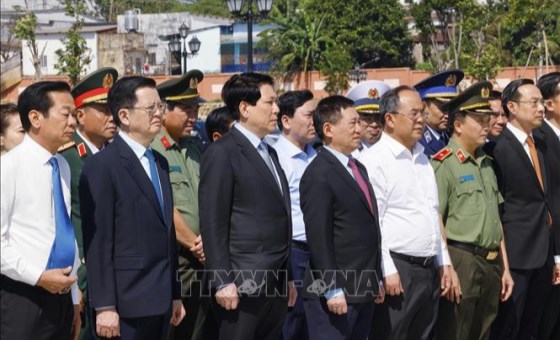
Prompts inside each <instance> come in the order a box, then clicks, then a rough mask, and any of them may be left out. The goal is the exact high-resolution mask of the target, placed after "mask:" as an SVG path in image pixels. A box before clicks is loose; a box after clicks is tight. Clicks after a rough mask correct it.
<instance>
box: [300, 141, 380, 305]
mask: <svg viewBox="0 0 560 340" xmlns="http://www.w3.org/2000/svg"><path fill="white" fill-rule="evenodd" d="M356 164H357V165H358V169H359V171H360V173H361V175H362V177H363V178H364V181H365V182H366V183H367V186H368V189H369V192H370V193H371V199H372V202H373V207H374V211H373V212H372V211H371V210H370V209H369V205H368V203H367V200H366V197H365V195H364V194H363V192H362V190H361V189H360V187H359V185H358V183H357V182H356V180H355V179H354V178H353V177H352V175H350V173H349V172H348V170H347V169H345V167H344V166H343V165H342V164H341V163H340V161H339V160H338V159H337V158H336V157H335V156H334V155H333V154H332V153H331V152H330V151H328V150H327V149H325V148H323V149H321V150H320V152H319V153H318V154H317V157H315V159H314V160H313V161H312V162H311V163H310V164H309V166H308V167H307V169H306V170H305V173H304V174H303V177H302V179H301V183H300V187H299V188H300V195H301V210H302V211H303V219H304V221H305V233H306V236H307V244H308V246H309V251H310V253H311V259H310V263H309V267H308V268H307V270H306V274H305V279H304V288H305V289H304V290H303V296H304V297H309V298H315V299H317V298H319V297H320V296H322V295H323V294H322V293H324V289H325V288H326V289H327V290H332V289H336V288H342V289H344V291H345V296H346V301H347V302H349V303H359V302H368V301H369V302H371V301H373V294H377V291H378V282H379V280H380V279H382V278H383V276H382V274H381V233H380V230H379V218H378V214H377V202H376V200H375V195H374V192H373V188H372V187H371V185H370V183H369V180H368V174H367V171H366V169H365V167H364V166H363V165H362V164H361V163H360V162H358V161H356ZM318 279H320V280H321V281H315V280H318ZM322 281H324V283H325V285H324V286H323V287H321V286H320V285H318V283H321V282H322ZM321 285H322V283H321Z"/></svg>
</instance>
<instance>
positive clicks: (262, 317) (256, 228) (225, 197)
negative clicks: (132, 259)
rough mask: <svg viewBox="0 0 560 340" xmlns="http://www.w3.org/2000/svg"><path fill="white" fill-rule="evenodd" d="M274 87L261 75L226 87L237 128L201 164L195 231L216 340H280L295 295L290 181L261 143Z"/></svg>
mask: <svg viewBox="0 0 560 340" xmlns="http://www.w3.org/2000/svg"><path fill="white" fill-rule="evenodd" d="M273 86H274V83H273V80H272V78H271V77H269V76H267V75H263V74H258V73H243V74H240V75H234V76H232V77H231V78H230V79H229V80H228V81H227V82H226V83H225V85H224V87H223V90H222V99H223V100H224V102H225V103H226V105H227V107H228V108H229V109H230V110H231V112H233V114H234V116H235V119H236V120H237V121H238V123H236V124H235V125H234V126H233V127H232V128H231V130H230V132H229V133H227V134H226V135H225V136H224V137H222V138H221V139H220V140H218V141H216V142H214V143H212V144H210V146H209V147H208V149H207V150H206V152H205V154H204V156H203V158H202V164H201V169H200V174H201V178H200V186H199V202H200V209H199V211H200V230H201V233H202V239H203V240H204V253H205V256H206V270H207V273H208V274H209V277H208V282H209V285H210V288H211V289H212V292H213V294H214V297H215V301H213V303H214V305H213V309H214V311H215V312H216V316H217V319H218V322H219V324H220V326H219V328H220V339H228V340H231V339H244V340H245V339H278V338H279V336H280V335H281V333H282V325H283V323H284V319H285V317H286V313H287V310H288V304H290V305H293V303H294V302H295V297H296V295H297V293H296V290H295V287H293V284H292V283H290V284H289V299H288V298H287V296H288V294H287V290H288V289H287V285H288V284H287V280H288V274H289V263H290V261H289V252H290V242H291V238H292V232H291V231H292V227H291V218H290V194H289V188H288V183H287V180H286V176H285V174H284V171H282V168H281V167H280V164H279V162H278V157H277V155H276V152H275V151H274V149H273V148H271V147H269V146H268V145H267V143H266V141H265V140H264V137H265V136H266V135H267V134H269V133H271V132H273V131H274V129H275V128H276V123H277V116H278V111H279V109H278V106H277V105H276V92H275V91H274V87H273ZM240 294H243V295H241V297H240Z"/></svg>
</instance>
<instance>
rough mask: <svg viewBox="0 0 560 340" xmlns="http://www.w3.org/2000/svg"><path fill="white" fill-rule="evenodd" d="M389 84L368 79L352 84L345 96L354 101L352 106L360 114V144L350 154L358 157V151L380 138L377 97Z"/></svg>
mask: <svg viewBox="0 0 560 340" xmlns="http://www.w3.org/2000/svg"><path fill="white" fill-rule="evenodd" d="M390 89H391V88H390V87H389V85H387V84H385V83H384V82H382V81H378V80H368V81H364V82H361V83H359V84H358V85H356V86H354V87H353V88H352V89H350V91H348V93H347V94H346V97H347V98H349V99H352V100H353V101H354V108H355V109H356V111H358V114H359V115H360V127H361V128H362V130H361V131H362V132H361V133H360V139H361V141H360V146H359V147H358V149H356V150H355V151H354V152H353V153H352V156H354V157H358V155H359V154H360V152H362V151H363V150H366V149H369V148H370V147H371V146H372V145H373V144H375V142H377V141H378V140H379V138H381V125H380V124H381V122H380V121H379V98H381V96H382V95H383V94H384V93H385V92H387V91H389V90H390Z"/></svg>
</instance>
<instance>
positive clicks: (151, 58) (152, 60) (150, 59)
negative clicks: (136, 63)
mask: <svg viewBox="0 0 560 340" xmlns="http://www.w3.org/2000/svg"><path fill="white" fill-rule="evenodd" d="M148 64H150V65H155V64H156V54H155V52H152V53H148Z"/></svg>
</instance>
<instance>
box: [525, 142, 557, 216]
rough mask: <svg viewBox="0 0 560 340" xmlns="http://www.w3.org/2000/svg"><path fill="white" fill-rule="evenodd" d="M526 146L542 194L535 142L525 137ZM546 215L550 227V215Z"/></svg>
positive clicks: (542, 184)
mask: <svg viewBox="0 0 560 340" xmlns="http://www.w3.org/2000/svg"><path fill="white" fill-rule="evenodd" d="M527 145H528V146H529V153H530V154H531V160H532V161H533V168H534V169H535V174H536V175H537V179H538V180H539V184H540V185H541V189H542V191H543V192H544V183H543V179H542V173H541V164H540V163H539V156H538V154H537V148H536V147H535V141H534V140H533V137H531V136H527ZM547 213H548V215H547V216H546V224H548V226H549V227H550V226H551V225H552V216H551V215H550V211H547Z"/></svg>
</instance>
